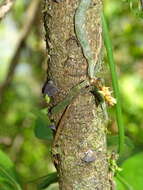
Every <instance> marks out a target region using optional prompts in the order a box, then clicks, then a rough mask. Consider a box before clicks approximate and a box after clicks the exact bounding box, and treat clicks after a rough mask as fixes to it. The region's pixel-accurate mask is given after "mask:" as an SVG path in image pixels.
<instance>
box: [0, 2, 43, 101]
mask: <svg viewBox="0 0 143 190" xmlns="http://www.w3.org/2000/svg"><path fill="white" fill-rule="evenodd" d="M39 4H40V0H32V2H31V4H30V6H29V8H28V10H27V14H26V15H27V16H26V18H25V20H26V23H24V24H23V28H22V30H21V33H20V35H19V40H18V43H17V47H16V50H15V52H14V54H13V57H12V58H11V61H10V66H9V69H8V73H7V76H6V79H5V81H4V82H3V84H2V85H1V87H0V103H1V102H2V98H3V95H4V93H5V91H6V90H7V88H8V86H9V85H10V83H11V81H12V79H13V76H14V74H15V68H16V66H17V65H18V63H19V58H20V53H21V50H22V48H23V45H24V42H25V41H26V39H27V37H28V35H29V32H30V30H31V28H32V26H33V23H34V20H35V17H36V14H37V11H38V8H39Z"/></svg>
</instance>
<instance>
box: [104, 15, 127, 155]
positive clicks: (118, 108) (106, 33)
mask: <svg viewBox="0 0 143 190" xmlns="http://www.w3.org/2000/svg"><path fill="white" fill-rule="evenodd" d="M102 24H103V38H104V44H105V47H106V51H107V56H108V61H109V67H110V72H111V77H112V85H113V90H114V95H115V98H116V100H117V104H116V105H115V110H116V119H117V124H118V130H119V148H118V152H119V156H121V154H122V153H123V149H124V125H123V117H122V110H121V99H120V92H119V85H118V77H117V72H116V68H115V61H114V57H113V50H112V43H111V39H110V36H109V30H108V26H107V22H106V18H105V16H104V13H102Z"/></svg>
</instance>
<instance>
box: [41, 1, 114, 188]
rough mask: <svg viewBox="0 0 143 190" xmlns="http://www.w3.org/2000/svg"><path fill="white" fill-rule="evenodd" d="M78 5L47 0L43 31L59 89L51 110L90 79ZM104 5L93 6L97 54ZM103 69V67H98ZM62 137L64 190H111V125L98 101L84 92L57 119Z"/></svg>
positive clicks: (58, 140)
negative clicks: (78, 29) (108, 143)
mask: <svg viewBox="0 0 143 190" xmlns="http://www.w3.org/2000/svg"><path fill="white" fill-rule="evenodd" d="M78 4H79V0H63V1H62V0H61V2H59V3H57V2H55V1H54V0H44V9H43V14H44V25H45V30H46V39H45V40H46V44H47V50H48V79H50V80H52V81H53V82H54V83H55V85H56V86H57V87H58V89H59V93H58V95H56V96H55V97H54V99H53V103H52V105H51V106H53V105H56V104H57V103H58V102H60V101H61V100H63V99H64V97H65V96H66V95H67V94H68V92H69V90H70V89H71V88H72V87H73V86H75V85H76V84H78V83H79V82H81V81H83V80H85V79H87V62H86V59H85V58H84V56H83V53H82V49H81V47H80V45H79V42H78V40H77V38H76V35H75V29H74V15H75V10H76V8H77V7H78ZM101 9H102V2H101V0H93V1H92V5H91V8H90V9H89V10H88V12H87V19H86V29H87V34H88V38H89V40H90V45H91V47H92V51H93V52H95V56H96V51H97V49H98V44H99V35H100V31H101V18H100V13H101ZM98 64H100V63H98ZM53 118H54V120H55V122H56V125H57V132H56V135H55V141H54V143H53V160H54V163H55V165H56V167H57V170H58V174H59V187H60V189H62V190H89V189H90V190H93V189H94V190H95V189H96V190H109V189H111V187H110V186H111V185H110V179H109V175H108V174H109V168H108V161H107V147H106V132H105V131H106V122H105V121H104V120H105V119H104V114H103V111H102V109H101V107H100V105H96V103H95V97H94V96H93V94H92V93H91V92H90V91H89V90H88V89H84V90H82V91H81V93H80V94H79V95H78V96H77V98H75V99H74V101H73V102H72V103H71V104H70V105H69V106H68V107H67V108H66V109H65V110H64V112H62V113H60V114H56V115H54V116H53Z"/></svg>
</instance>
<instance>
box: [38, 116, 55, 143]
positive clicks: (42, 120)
mask: <svg viewBox="0 0 143 190" xmlns="http://www.w3.org/2000/svg"><path fill="white" fill-rule="evenodd" d="M50 125H51V122H50V120H49V118H48V116H46V115H45V114H43V113H39V114H38V115H37V118H36V120H35V129H34V131H35V135H36V137H37V138H39V139H43V140H52V139H53V132H52V130H51V129H50V127H49V126H50Z"/></svg>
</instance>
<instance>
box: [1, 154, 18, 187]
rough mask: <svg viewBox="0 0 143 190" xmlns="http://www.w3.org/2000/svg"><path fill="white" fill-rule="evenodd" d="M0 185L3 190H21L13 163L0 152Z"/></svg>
mask: <svg viewBox="0 0 143 190" xmlns="http://www.w3.org/2000/svg"><path fill="white" fill-rule="evenodd" d="M0 184H1V187H3V190H21V187H20V185H19V183H18V179H17V174H16V171H15V168H14V164H13V162H12V161H11V160H10V159H9V157H8V156H7V155H6V154H5V153H4V152H3V151H2V150H0Z"/></svg>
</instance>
